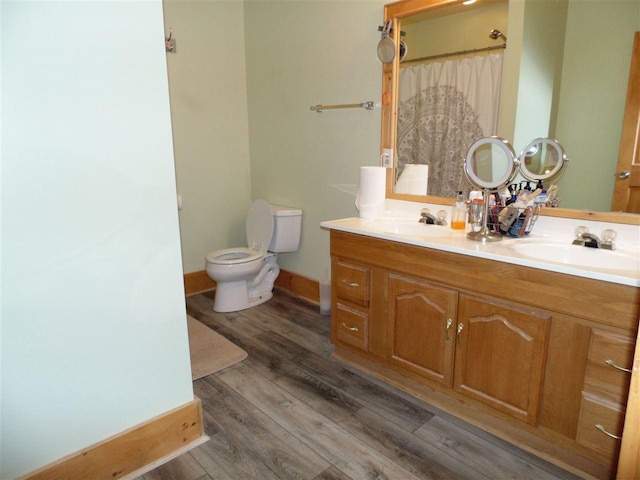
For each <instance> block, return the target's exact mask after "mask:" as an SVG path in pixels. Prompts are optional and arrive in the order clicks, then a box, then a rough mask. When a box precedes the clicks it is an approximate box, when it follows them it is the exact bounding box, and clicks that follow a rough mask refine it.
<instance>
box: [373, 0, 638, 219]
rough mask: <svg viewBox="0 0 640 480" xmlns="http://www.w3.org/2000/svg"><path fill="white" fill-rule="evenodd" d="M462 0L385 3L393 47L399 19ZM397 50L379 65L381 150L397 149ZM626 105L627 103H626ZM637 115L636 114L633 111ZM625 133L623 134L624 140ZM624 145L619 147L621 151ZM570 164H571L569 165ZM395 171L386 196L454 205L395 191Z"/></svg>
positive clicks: (552, 211) (564, 214) (558, 213)
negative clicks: (394, 54) (380, 69)
mask: <svg viewBox="0 0 640 480" xmlns="http://www.w3.org/2000/svg"><path fill="white" fill-rule="evenodd" d="M463 1H464V0H400V1H398V2H394V3H389V4H387V5H385V7H384V20H385V21H387V20H390V21H391V22H392V23H391V29H392V31H391V34H390V37H391V38H393V39H394V40H396V48H399V47H398V45H399V41H397V40H398V38H397V32H398V31H399V29H398V24H399V21H400V20H402V19H403V18H406V17H409V16H411V15H415V14H418V13H423V12H426V11H429V10H435V9H439V8H445V7H448V6H453V5H459V4H462V2H463ZM399 56H400V55H399V52H396V56H395V59H394V61H393V62H392V63H389V64H384V65H382V132H381V152H382V149H384V148H391V149H393V151H394V152H396V125H397V118H398V88H397V85H398V74H399ZM627 108H629V105H627ZM636 117H638V115H636ZM624 138H625V135H624V134H623V142H624ZM622 150H623V149H622V148H621V151H622ZM569 168H571V167H569ZM395 173H396V163H395V161H394V162H393V168H389V169H387V187H386V197H387V198H394V199H398V200H407V201H412V202H425V203H435V204H440V205H453V204H454V203H455V199H454V198H448V197H433V196H428V195H408V194H398V193H394V191H393V188H394V179H395V176H396V175H395ZM540 213H541V215H547V216H552V217H561V218H573V219H582V220H594V221H602V222H612V223H624V224H630V225H640V215H637V214H631V213H622V212H593V211H588V210H573V209H569V208H544V209H542V211H541V212H540Z"/></svg>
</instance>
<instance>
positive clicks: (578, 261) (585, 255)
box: [508, 241, 640, 272]
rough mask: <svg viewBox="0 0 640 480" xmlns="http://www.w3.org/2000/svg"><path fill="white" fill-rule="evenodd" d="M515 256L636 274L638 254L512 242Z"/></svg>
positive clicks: (550, 244) (576, 246)
mask: <svg viewBox="0 0 640 480" xmlns="http://www.w3.org/2000/svg"><path fill="white" fill-rule="evenodd" d="M508 248H510V249H511V250H513V251H514V252H515V253H516V254H518V255H520V256H523V257H529V258H532V259H536V260H545V261H547V262H554V263H560V264H563V265H566V266H569V267H571V266H574V267H586V268H596V269H598V270H608V271H618V272H622V271H625V272H638V269H639V268H640V266H639V264H638V260H639V259H638V254H637V253H634V252H630V251H624V250H605V249H601V248H588V247H581V246H578V245H571V244H568V245H565V244H559V243H547V242H541V243H538V242H536V243H534V242H531V243H529V242H521V243H517V241H516V242H514V243H513V244H512V245H509V247H508Z"/></svg>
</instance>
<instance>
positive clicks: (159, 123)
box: [0, 1, 193, 478]
mask: <svg viewBox="0 0 640 480" xmlns="http://www.w3.org/2000/svg"><path fill="white" fill-rule="evenodd" d="M1 5H2V6H1V22H2V23H1V37H2V38H1V43H2V65H1V66H2V84H1V87H2V91H1V98H2V102H3V103H2V130H1V134H2V140H3V143H2V178H1V180H2V184H1V195H2V196H1V200H2V203H1V206H2V210H1V215H2V237H1V242H2V252H1V256H0V260H1V262H2V263H1V266H2V292H1V294H2V297H1V313H2V324H1V330H0V338H1V350H0V352H1V355H2V359H1V360H2V361H1V366H2V376H1V389H2V390H1V393H2V398H1V403H2V405H1V411H0V412H1V417H0V418H1V420H2V428H1V433H0V435H1V437H0V447H1V455H2V457H1V459H0V478H12V477H14V476H16V475H20V474H23V473H26V472H28V471H31V470H33V469H35V468H38V467H40V466H42V465H44V464H47V463H49V462H51V461H54V460H56V459H58V458H60V457H62V456H64V455H66V454H69V453H72V452H74V451H77V450H78V449H80V448H84V447H86V446H88V445H91V444H93V443H95V442H98V441H101V440H103V439H104V438H106V437H109V436H111V435H114V434H117V433H119V432H121V431H123V430H125V429H127V428H129V427H131V426H134V425H136V424H139V423H141V422H143V421H146V420H148V419H150V418H153V417H155V416H157V415H159V414H161V413H163V412H165V411H168V410H170V409H172V408H174V407H177V406H179V405H182V404H184V403H186V402H189V401H191V400H192V399H193V391H192V385H191V375H190V369H189V351H188V340H187V330H186V317H185V307H184V297H183V287H182V265H181V262H180V242H179V231H178V215H177V209H176V200H175V198H176V197H175V194H176V191H175V176H174V165H173V155H172V141H171V126H170V117H169V99H168V87H167V72H166V63H165V53H164V46H163V31H162V5H161V3H160V2H159V1H131V2H92V1H74V2H22V1H20V2H14V1H3V2H2V4H1Z"/></svg>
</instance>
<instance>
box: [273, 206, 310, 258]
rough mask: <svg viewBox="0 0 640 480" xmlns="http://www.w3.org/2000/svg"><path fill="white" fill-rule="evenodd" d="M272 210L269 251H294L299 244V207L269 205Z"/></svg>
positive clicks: (300, 215) (300, 228)
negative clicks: (271, 233)
mask: <svg viewBox="0 0 640 480" xmlns="http://www.w3.org/2000/svg"><path fill="white" fill-rule="evenodd" d="M271 211H272V212H273V237H271V243H270V244H269V251H270V252H274V253H280V252H295V251H296V250H298V247H299V246H300V231H301V230H302V210H300V209H299V208H292V207H284V206H282V205H271Z"/></svg>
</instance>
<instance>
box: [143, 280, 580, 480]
mask: <svg viewBox="0 0 640 480" xmlns="http://www.w3.org/2000/svg"><path fill="white" fill-rule="evenodd" d="M187 311H188V313H189V314H190V315H191V316H193V317H195V318H197V319H199V320H200V321H201V322H203V323H205V324H206V325H208V326H209V327H210V328H212V329H213V330H215V331H216V332H218V333H220V334H221V335H223V336H225V337H226V338H228V339H229V340H231V341H232V342H234V343H235V344H237V345H238V346H240V347H241V348H243V349H244V350H245V351H246V352H247V353H248V354H249V356H248V358H247V359H246V360H244V361H243V362H241V363H239V364H236V365H234V366H232V367H229V368H227V369H224V370H222V371H220V372H218V373H215V374H213V375H209V376H208V377H205V378H202V379H200V380H197V381H196V382H194V390H195V394H196V395H198V397H200V399H202V406H203V414H204V423H205V432H206V433H207V434H208V435H209V436H210V437H211V440H209V441H208V442H207V443H205V444H203V445H201V446H199V447H197V448H195V449H193V450H191V451H189V452H187V453H185V454H183V455H181V456H180V457H178V458H176V459H174V460H172V461H171V462H169V463H167V464H165V465H162V466H160V467H158V468H156V469H155V470H152V471H151V472H148V473H147V474H145V475H143V476H142V477H139V479H138V480H211V479H213V480H218V479H224V480H239V479H260V480H268V479H305V480H325V479H336V480H346V479H353V480H359V479H391V480H396V479H397V480H412V479H474V480H475V479H539V480H543V479H544V480H553V479H576V478H577V477H575V476H574V475H572V474H570V473H567V472H565V471H563V470H561V469H559V468H558V467H556V466H554V465H551V464H549V463H547V462H545V461H543V460H541V459H539V458H537V457H535V456H533V455H531V454H529V453H527V452H524V451H522V450H520V449H518V448H516V447H514V446H512V445H510V444H508V443H506V442H504V441H502V440H500V439H497V438H495V437H493V436H491V435H489V434H487V433H486V432H483V431H481V430H479V429H477V428H475V427H473V426H471V425H468V424H466V423H465V422H462V421H460V420H458V419H455V418H453V417H451V416H449V415H447V414H446V413H444V412H441V411H439V410H437V409H435V408H434V407H432V406H430V405H428V404H426V403H424V402H421V401H419V400H417V399H414V398H413V397H411V396H409V395H407V394H405V393H403V392H401V391H399V390H397V389H395V388H393V387H391V386H388V385H386V384H384V383H383V382H380V381H378V380H377V379H374V378H373V377H371V376H369V375H367V374H364V373H362V372H359V371H358V370H356V369H353V368H351V367H348V366H346V365H344V364H342V363H341V362H339V361H337V360H335V359H333V358H331V352H332V350H333V348H332V345H331V342H330V341H329V336H330V335H329V331H330V319H329V317H323V316H321V315H320V314H319V313H318V307H316V306H314V305H311V304H308V303H306V302H305V301H302V300H300V299H298V298H295V297H293V296H291V295H289V294H287V293H286V292H284V291H276V292H275V294H274V298H273V299H271V300H270V301H268V302H267V303H264V304H262V305H260V306H258V307H254V308H252V309H249V310H244V311H241V312H233V313H215V312H214V311H213V293H212V292H209V293H203V294H200V295H195V296H192V297H189V298H188V299H187Z"/></svg>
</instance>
